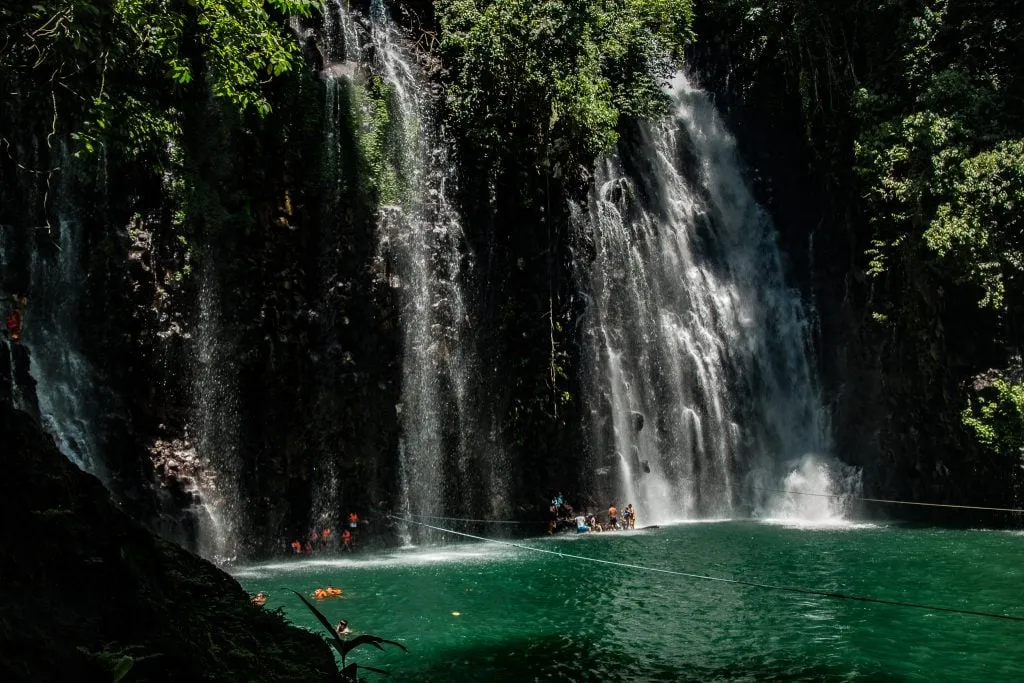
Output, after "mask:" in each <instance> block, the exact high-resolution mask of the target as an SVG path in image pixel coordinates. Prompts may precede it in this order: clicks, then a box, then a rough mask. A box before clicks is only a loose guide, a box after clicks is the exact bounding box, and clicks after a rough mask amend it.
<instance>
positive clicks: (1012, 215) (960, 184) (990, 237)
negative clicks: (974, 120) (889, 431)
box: [924, 140, 1024, 309]
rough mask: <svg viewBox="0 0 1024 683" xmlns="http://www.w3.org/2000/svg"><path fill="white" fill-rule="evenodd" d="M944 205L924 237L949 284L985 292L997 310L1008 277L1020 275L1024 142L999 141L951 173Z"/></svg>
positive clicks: (986, 301)
mask: <svg viewBox="0 0 1024 683" xmlns="http://www.w3.org/2000/svg"><path fill="white" fill-rule="evenodd" d="M955 171H956V173H955V180H954V182H953V187H952V190H951V191H950V192H949V195H948V198H949V201H947V202H944V203H943V204H941V205H940V206H939V208H938V210H937V211H936V216H935V219H934V220H932V222H931V224H930V226H929V227H928V229H927V230H926V231H925V233H924V237H925V240H926V242H927V244H928V246H929V247H930V248H931V249H932V250H934V251H935V253H936V254H938V255H939V256H940V257H941V258H942V259H943V261H944V262H946V263H947V265H948V268H949V270H950V272H951V273H953V274H954V275H953V277H954V280H955V281H957V282H968V283H972V284H975V285H977V286H978V287H980V288H981V289H982V290H983V291H984V293H985V294H984V297H983V298H982V301H981V304H982V305H984V306H991V307H993V308H997V309H998V308H1002V307H1003V305H1004V295H1005V291H1006V287H1005V280H1006V277H1007V276H1008V275H1012V276H1015V277H1020V276H1021V275H1024V239H1022V238H1024V218H1022V216H1021V211H1022V210H1024V140H1011V141H1003V142H1001V143H999V144H998V145H997V146H996V147H995V148H994V149H991V150H988V151H985V152H982V153H981V154H979V155H977V156H974V157H971V158H969V159H965V160H964V161H963V162H961V163H960V165H959V167H958V168H957V169H955Z"/></svg>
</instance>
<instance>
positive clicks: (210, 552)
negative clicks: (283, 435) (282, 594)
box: [186, 254, 244, 562]
mask: <svg viewBox="0 0 1024 683" xmlns="http://www.w3.org/2000/svg"><path fill="white" fill-rule="evenodd" d="M202 258H203V264H202V269H201V275H200V283H199V292H198V302H197V304H198V306H197V308H198V320H197V321H196V325H195V326H194V333H193V345H194V346H193V351H192V359H191V363H192V367H191V372H192V390H191V391H192V406H191V420H190V422H189V425H188V433H187V439H188V442H189V444H190V446H191V448H192V449H193V450H194V457H192V458H186V459H190V460H192V462H194V463H195V465H196V470H197V471H196V475H195V477H194V480H193V485H194V486H195V493H196V494H198V495H196V500H197V506H198V509H196V510H194V514H195V516H196V519H197V524H198V530H197V536H198V538H197V542H198V550H199V553H200V554H201V555H202V556H203V557H207V558H210V559H213V560H216V561H222V562H223V561H229V560H231V559H233V558H234V557H236V556H237V555H238V553H239V547H238V539H239V538H240V534H241V532H242V528H243V524H244V520H242V519H240V514H241V512H242V509H241V500H240V490H239V486H240V474H241V472H240V470H241V456H240V454H239V452H238V439H239V413H238V389H237V380H236V371H235V369H234V367H235V366H234V358H235V355H236V354H235V353H234V349H233V345H232V343H231V341H230V338H229V335H228V334H227V332H226V330H225V329H224V325H223V319H222V316H223V313H222V307H221V297H220V285H219V283H218V280H217V272H216V263H215V262H214V260H213V259H212V257H211V256H210V255H209V254H206V255H204V256H203V257H202Z"/></svg>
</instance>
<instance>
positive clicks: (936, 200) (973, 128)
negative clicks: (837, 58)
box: [853, 0, 1024, 310]
mask: <svg viewBox="0 0 1024 683" xmlns="http://www.w3.org/2000/svg"><path fill="white" fill-rule="evenodd" d="M986 4H987V3H974V7H970V8H969V9H967V8H960V10H961V14H958V15H956V16H955V17H954V16H953V15H952V10H951V8H950V7H949V4H948V3H947V2H946V1H945V0H933V1H931V2H928V3H924V6H923V7H921V8H920V10H919V13H917V14H914V15H912V16H910V17H909V18H908V19H907V20H906V22H905V25H904V29H903V35H902V36H901V42H899V43H898V45H901V48H902V57H901V58H900V60H899V62H898V63H897V64H898V66H897V68H896V69H895V74H894V75H893V76H891V77H890V78H888V79H886V80H881V79H879V81H878V83H877V85H876V86H875V88H873V89H871V88H868V87H862V88H861V89H859V90H858V91H857V92H856V94H855V96H854V98H853V104H854V109H853V111H854V114H855V116H856V117H857V119H858V126H859V135H858V137H857V140H856V142H855V153H856V158H857V163H858V169H857V170H858V172H859V176H860V179H861V181H862V184H863V196H864V198H865V200H866V209H867V214H868V215H869V216H870V222H871V226H872V230H873V233H874V234H873V237H872V248H871V250H869V252H868V256H869V257H870V264H869V270H868V272H869V274H871V275H874V276H883V275H886V274H887V273H889V272H890V271H892V269H893V268H899V266H898V265H897V264H899V263H900V262H901V259H902V258H904V256H905V255H906V254H908V253H910V254H913V257H914V259H915V260H917V261H921V262H924V263H927V264H928V265H930V266H931V267H932V268H933V269H934V270H935V272H936V273H937V275H938V276H939V277H941V278H942V279H946V280H949V281H951V282H953V283H956V284H966V285H971V286H974V287H976V288H978V290H979V291H980V292H981V294H980V295H979V297H978V298H979V302H980V305H981V306H986V307H991V308H994V309H997V310H998V309H1002V308H1004V307H1005V303H1006V302H1005V300H1004V295H1005V281H1006V279H1007V277H1010V276H1013V275H1017V274H1019V273H1020V270H1021V268H1022V267H1024V261H1022V256H1024V254H1022V252H1021V249H1020V246H1019V240H1020V237H1021V235H1022V234H1024V233H1022V224H1021V222H1020V220H1019V219H1018V217H1017V210H1018V208H1019V206H1020V205H1021V199H1022V198H1024V178H1022V173H1024V166H1022V163H1024V162H1022V161H1021V144H1022V143H1021V137H1020V132H1021V131H1020V126H1019V111H1015V110H1014V106H1017V107H1018V108H1019V105H1015V98H1014V96H1013V93H1012V92H1011V91H1010V90H1009V87H1010V85H1011V83H1012V82H1013V81H1011V80H1010V79H1008V78H1006V77H1005V75H1004V74H1003V71H1004V63H1003V60H1004V59H1005V57H1002V53H1003V51H1002V50H1001V49H999V47H998V46H997V45H995V44H992V45H985V44H983V43H982V42H981V41H983V40H984V41H989V42H994V41H993V31H996V32H998V31H1001V30H1003V29H1005V26H1002V25H1001V24H1000V22H999V20H998V16H994V15H993V14H992V13H990V11H989V10H990V9H991V8H988V7H986ZM964 12H966V14H964ZM974 12H977V13H978V14H974ZM979 25H980V26H981V27H982V28H980V29H979V28H978V26H979ZM976 33H977V35H975V34H976ZM982 56H983V57H984V58H982ZM901 255H903V256H901Z"/></svg>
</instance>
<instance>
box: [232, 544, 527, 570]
mask: <svg viewBox="0 0 1024 683" xmlns="http://www.w3.org/2000/svg"><path fill="white" fill-rule="evenodd" d="M516 552H517V551H516V550H515V549H514V548H512V547H511V546H506V545H499V544H497V543H472V544H465V545H461V546H456V547H450V548H440V547H435V548H419V549H417V550H416V551H415V552H410V549H402V550H396V551H394V552H388V553H385V554H381V555H364V556H362V557H358V558H356V557H351V558H348V557H325V558H317V559H301V560H285V561H278V562H267V563H262V564H255V565H245V566H237V567H233V568H232V569H231V574H232V575H233V576H234V577H236V578H260V577H263V576H266V575H273V574H286V573H320V572H322V571H324V570H327V569H337V570H364V569H377V568H388V569H393V568H398V567H418V566H428V565H434V564H446V563H460V564H461V563H466V562H492V561H496V560H497V561H500V560H503V559H505V558H508V557H510V556H512V555H514V554H516Z"/></svg>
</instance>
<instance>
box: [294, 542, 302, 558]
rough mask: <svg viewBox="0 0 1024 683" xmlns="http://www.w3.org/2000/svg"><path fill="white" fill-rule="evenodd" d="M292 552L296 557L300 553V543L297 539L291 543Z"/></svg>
mask: <svg viewBox="0 0 1024 683" xmlns="http://www.w3.org/2000/svg"><path fill="white" fill-rule="evenodd" d="M292 552H293V553H295V554H296V555H298V554H299V553H301V552H302V542H301V541H299V540H298V539H295V540H294V541H292Z"/></svg>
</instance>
